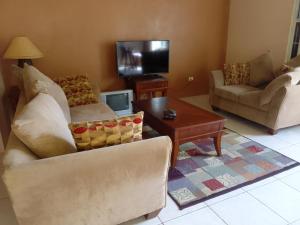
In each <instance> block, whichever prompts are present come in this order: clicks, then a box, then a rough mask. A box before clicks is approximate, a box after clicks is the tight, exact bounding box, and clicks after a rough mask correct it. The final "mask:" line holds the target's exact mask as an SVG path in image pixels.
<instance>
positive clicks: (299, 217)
mask: <svg viewBox="0 0 300 225" xmlns="http://www.w3.org/2000/svg"><path fill="white" fill-rule="evenodd" d="M278 181H279V182H281V183H283V184H284V185H286V186H288V187H290V188H292V189H293V190H295V191H297V192H300V190H298V189H297V188H295V187H293V186H291V185H289V184H287V183H285V182H284V181H282V180H278ZM299 220H300V217H299Z"/></svg>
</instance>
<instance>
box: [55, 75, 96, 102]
mask: <svg viewBox="0 0 300 225" xmlns="http://www.w3.org/2000/svg"><path fill="white" fill-rule="evenodd" d="M54 81H55V82H56V83H57V84H59V85H60V86H61V87H62V89H63V90H64V92H65V94H66V96H67V99H68V103H69V106H70V107H74V106H78V105H87V104H93V103H97V102H98V98H97V96H96V95H95V93H94V92H93V88H92V85H91V83H90V82H89V80H88V78H87V76H83V75H80V76H67V77H61V78H55V79H54Z"/></svg>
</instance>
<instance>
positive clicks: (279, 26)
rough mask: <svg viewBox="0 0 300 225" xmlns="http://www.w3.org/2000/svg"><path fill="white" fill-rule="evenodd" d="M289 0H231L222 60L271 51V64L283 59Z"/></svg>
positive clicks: (284, 55)
mask: <svg viewBox="0 0 300 225" xmlns="http://www.w3.org/2000/svg"><path fill="white" fill-rule="evenodd" d="M293 2H294V1H293V0H231V5H230V16H229V25H228V43H227V55H226V61H227V62H229V63H234V62H246V61H248V60H251V59H253V58H255V57H257V56H258V55H260V54H262V53H265V52H267V51H268V50H271V52H272V56H273V61H274V65H275V67H278V66H280V65H281V64H282V63H283V62H284V61H285V59H286V51H287V48H288V41H289V31H290V25H291V19H292V12H293Z"/></svg>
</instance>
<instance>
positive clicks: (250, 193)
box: [246, 191, 290, 225]
mask: <svg viewBox="0 0 300 225" xmlns="http://www.w3.org/2000/svg"><path fill="white" fill-rule="evenodd" d="M246 192H247V193H248V194H249V195H250V196H251V197H253V198H254V199H256V200H257V201H258V202H259V203H261V204H262V205H264V206H265V207H267V208H268V209H270V210H271V211H272V212H273V213H275V214H276V215H277V216H279V217H280V218H282V219H283V220H284V221H286V222H287V225H288V224H289V223H290V222H289V221H288V220H287V219H285V218H284V217H283V216H281V215H280V214H278V213H277V212H276V211H275V210H274V209H272V208H271V207H269V206H268V205H266V204H265V203H264V202H263V201H261V200H259V199H258V198H256V197H255V196H254V195H253V194H251V193H250V192H248V191H246Z"/></svg>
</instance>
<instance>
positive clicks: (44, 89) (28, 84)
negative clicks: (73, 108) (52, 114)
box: [23, 64, 71, 123]
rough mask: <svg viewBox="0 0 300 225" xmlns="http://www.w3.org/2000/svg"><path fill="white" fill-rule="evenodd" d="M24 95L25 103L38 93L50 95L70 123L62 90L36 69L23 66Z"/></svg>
mask: <svg viewBox="0 0 300 225" xmlns="http://www.w3.org/2000/svg"><path fill="white" fill-rule="evenodd" d="M23 83H24V92H25V93H24V94H25V97H26V100H27V102H29V101H30V100H31V99H32V98H34V97H35V96H36V95H37V94H38V93H46V94H49V95H51V96H52V97H53V98H54V99H55V100H56V101H57V103H58V104H59V106H60V107H61V109H62V110H63V113H64V115H65V118H66V119H67V121H68V122H69V123H70V122H71V115H70V108H69V104H68V100H67V97H66V95H65V93H64V91H63V90H62V88H61V87H60V86H59V85H57V84H56V83H55V82H54V81H53V80H51V79H50V78H48V77H47V76H46V75H44V74H43V73H42V72H40V71H39V70H38V69H36V68H35V67H33V66H30V65H27V64H25V66H24V77H23Z"/></svg>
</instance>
